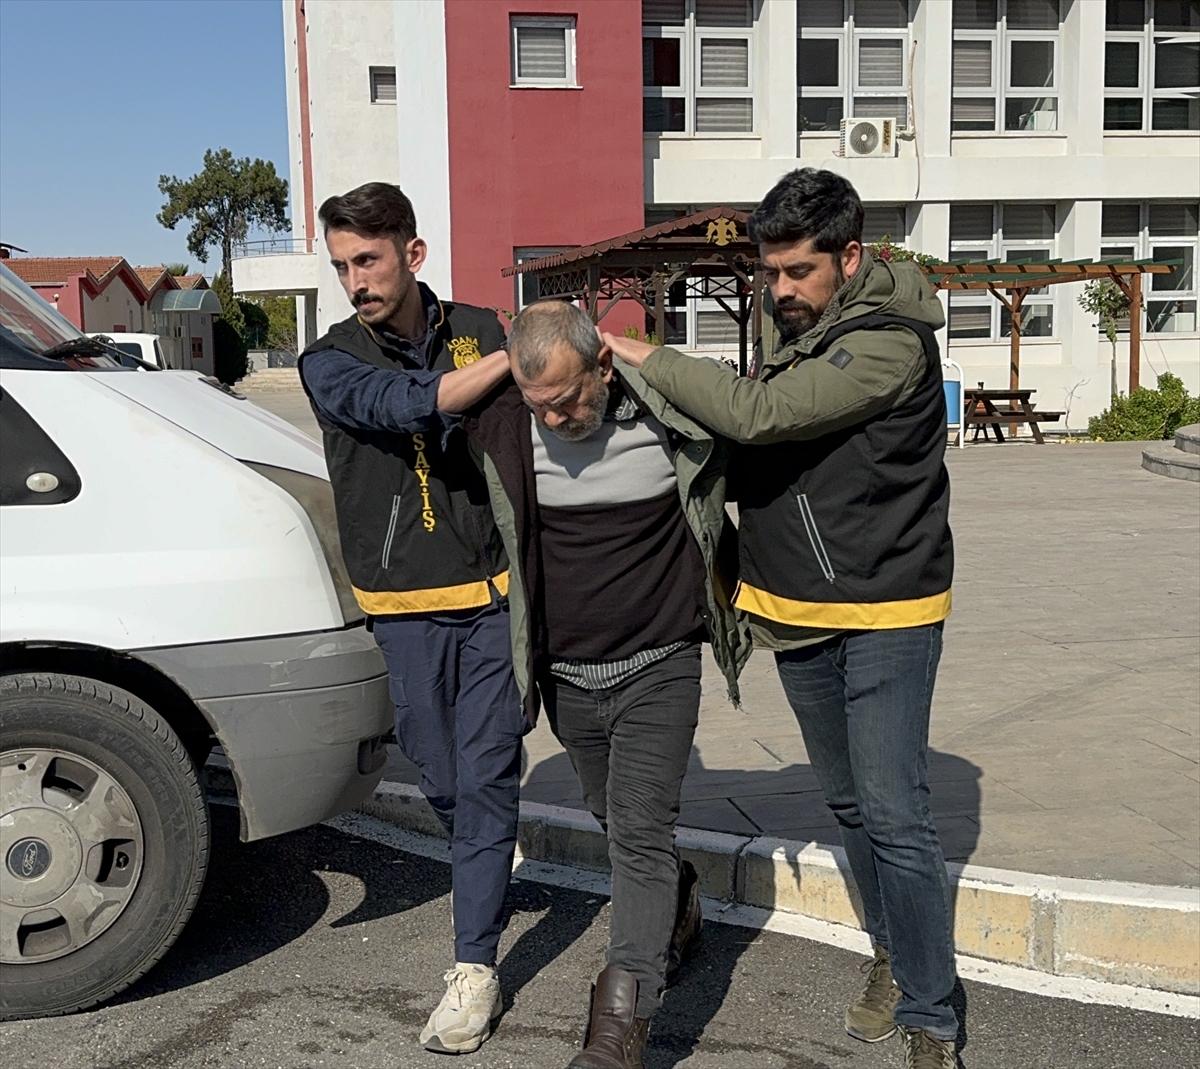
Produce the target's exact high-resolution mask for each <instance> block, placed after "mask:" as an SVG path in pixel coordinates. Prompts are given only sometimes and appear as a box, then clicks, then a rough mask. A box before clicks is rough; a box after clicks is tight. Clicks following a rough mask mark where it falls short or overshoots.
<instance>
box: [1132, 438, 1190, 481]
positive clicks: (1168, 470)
mask: <svg viewBox="0 0 1200 1069" xmlns="http://www.w3.org/2000/svg"><path fill="white" fill-rule="evenodd" d="M1142 467H1143V468H1145V469H1146V470H1147V471H1152V472H1154V474H1155V475H1165V476H1167V478H1169V479H1186V480H1187V481H1188V482H1193V483H1200V454H1196V453H1190V452H1184V451H1183V450H1180V449H1176V448H1175V444H1174V443H1172V442H1155V443H1154V444H1153V445H1151V446H1150V447H1149V448H1147V449H1144V450H1142Z"/></svg>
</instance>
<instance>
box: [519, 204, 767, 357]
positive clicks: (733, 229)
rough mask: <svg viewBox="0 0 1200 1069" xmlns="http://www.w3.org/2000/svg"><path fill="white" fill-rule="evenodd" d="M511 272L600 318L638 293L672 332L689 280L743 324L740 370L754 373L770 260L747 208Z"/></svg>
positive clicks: (689, 291) (661, 328)
mask: <svg viewBox="0 0 1200 1069" xmlns="http://www.w3.org/2000/svg"><path fill="white" fill-rule="evenodd" d="M503 274H504V275H505V276H506V277H512V276H514V275H522V274H532V275H534V276H535V277H536V278H537V281H538V296H539V298H543V297H557V298H567V299H570V300H578V301H582V302H583V306H584V308H585V309H586V310H587V313H588V315H589V316H591V319H592V322H594V323H598V322H599V321H600V320H601V319H602V318H603V317H604V316H605V315H606V314H607V313H608V312H609V311H610V309H611V308H612V307H613V305H615V304H616V303H617V301H620V300H624V299H626V298H628V299H630V300H634V301H637V302H638V304H640V305H641V306H642V307H643V308H644V309H645V310H646V314H647V315H648V316H651V317H652V318H653V320H654V333H655V334H656V335H657V336H658V339H659V340H660V341H663V340H665V338H666V333H667V294H668V292H669V291H670V289H671V287H672V286H676V285H678V284H679V283H683V285H684V287H685V292H686V295H687V296H688V297H702V298H705V299H707V300H714V301H716V302H717V304H719V305H720V306H721V307H722V308H723V309H724V310H725V311H726V312H727V313H728V314H729V316H730V318H732V319H733V321H734V323H736V324H737V328H738V370H739V371H740V372H741V374H743V375H744V374H746V368H747V361H748V358H749V353H750V349H751V347H752V346H753V344H754V342H755V340H757V338H758V337H759V335H760V334H761V333H762V294H763V282H762V267H761V264H760V263H759V258H758V246H757V245H756V244H755V243H753V242H751V241H750V239H749V238H748V237H747V236H746V213H745V212H742V211H738V210H737V209H736V208H709V209H708V210H707V211H702V212H697V213H696V214H695V215H689V216H686V217H684V218H682V219H672V220H670V221H669V222H665V223H659V224H658V225H657V226H649V227H646V228H645V229H644V230H635V231H633V232H632V233H629V234H622V235H620V236H619V237H615V238H609V239H608V240H607V241H601V242H597V243H596V244H594V245H581V246H579V247H578V248H574V249H568V250H567V251H566V252H560V253H555V254H554V255H552V256H544V257H542V258H541V259H539V260H530V261H528V262H527V263H523V264H514V265H513V266H512V267H506V268H504V271H503Z"/></svg>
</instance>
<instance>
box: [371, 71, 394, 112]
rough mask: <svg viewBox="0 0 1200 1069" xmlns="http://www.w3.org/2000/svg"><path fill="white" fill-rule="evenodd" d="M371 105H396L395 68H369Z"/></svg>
mask: <svg viewBox="0 0 1200 1069" xmlns="http://www.w3.org/2000/svg"><path fill="white" fill-rule="evenodd" d="M371 103H372V104H395V103H396V68H395V67H372V68H371Z"/></svg>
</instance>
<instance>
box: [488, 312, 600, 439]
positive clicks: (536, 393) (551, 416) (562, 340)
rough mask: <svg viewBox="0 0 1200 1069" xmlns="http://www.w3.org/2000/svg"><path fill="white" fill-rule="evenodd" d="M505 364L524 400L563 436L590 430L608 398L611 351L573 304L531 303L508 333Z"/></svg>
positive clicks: (549, 427)
mask: <svg viewBox="0 0 1200 1069" xmlns="http://www.w3.org/2000/svg"><path fill="white" fill-rule="evenodd" d="M508 356H509V366H510V367H511V368H512V373H513V378H514V379H515V380H516V383H517V386H518V387H520V390H521V395H522V396H523V397H524V398H525V403H526V404H527V405H528V406H529V407H530V408H531V409H532V410H533V414H534V416H535V417H536V418H537V420H538V422H539V423H541V424H542V426H543V427H545V428H546V429H547V430H549V431H551V432H553V433H554V434H556V435H558V436H559V437H560V438H564V439H566V440H568V441H576V440H578V439H580V438H586V437H588V436H589V435H591V434H594V433H595V432H596V431H597V430H598V429H599V427H600V423H601V422H602V420H603V417H604V410H605V407H606V405H607V403H608V383H609V382H610V381H611V379H612V354H611V353H610V352H609V350H608V349H607V348H605V347H603V346H602V345H601V342H600V336H599V335H598V334H597V333H596V328H595V326H593V325H592V321H591V320H590V319H588V317H587V316H586V315H585V314H584V312H583V311H582V310H581V309H579V308H577V307H576V306H575V305H573V304H566V303H565V302H563V301H542V302H541V303H539V304H531V305H530V306H529V307H528V308H526V309H525V310H524V311H523V312H521V314H520V315H519V316H517V318H516V319H515V320H514V321H513V325H512V329H511V330H510V331H509V333H508Z"/></svg>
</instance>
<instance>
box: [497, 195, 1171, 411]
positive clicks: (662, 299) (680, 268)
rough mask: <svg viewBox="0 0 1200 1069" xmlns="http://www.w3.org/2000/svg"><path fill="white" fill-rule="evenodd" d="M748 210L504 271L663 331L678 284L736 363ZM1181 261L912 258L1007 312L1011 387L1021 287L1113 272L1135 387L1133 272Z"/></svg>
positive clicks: (752, 271) (936, 282) (1138, 317)
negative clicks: (634, 311) (984, 294)
mask: <svg viewBox="0 0 1200 1069" xmlns="http://www.w3.org/2000/svg"><path fill="white" fill-rule="evenodd" d="M746 220H747V213H746V212H744V211H739V210H738V209H736V208H709V209H708V210H706V211H702V212H697V213H696V214H694V215H689V216H685V217H684V218H681V219H672V220H670V221H668V222H665V223H659V224H658V225H657V226H650V227H646V228H645V229H643V230H635V231H633V232H632V233H629V234H622V235H620V236H618V237H615V238H609V239H608V240H607V241H600V242H596V243H595V244H593V245H580V246H578V247H576V248H574V249H568V250H566V251H565V252H560V253H555V254H554V255H552V256H544V257H542V258H541V259H538V260H529V261H527V262H526V263H522V264H514V265H513V266H511V267H506V268H504V270H503V274H504V275H505V277H509V278H511V277H513V276H515V275H533V276H534V277H536V279H537V283H538V296H539V298H545V297H551V298H563V299H568V300H578V301H581V302H582V303H583V306H584V308H585V309H586V310H587V313H588V315H589V316H590V317H591V319H592V322H594V323H598V322H599V321H600V320H601V319H602V318H603V317H604V316H605V315H606V314H607V313H608V312H609V311H610V310H611V309H612V307H613V305H615V304H616V303H617V302H618V301H620V300H624V299H626V298H628V299H630V300H634V301H637V302H638V304H640V305H641V306H642V307H643V308H644V309H645V310H646V313H647V315H648V316H651V317H652V318H653V320H654V333H655V334H656V335H657V336H658V338H659V340H660V341H662V340H665V338H666V322H667V320H666V303H667V294H668V292H669V291H670V289H671V288H672V287H673V286H676V285H678V284H679V283H683V285H684V287H685V294H686V296H688V297H700V298H705V299H709V300H714V301H716V302H717V304H719V305H720V306H721V307H722V308H723V309H724V310H725V311H726V312H727V313H728V315H729V316H730V318H731V319H732V320H733V321H734V323H736V324H737V328H738V370H739V372H740V373H741V374H743V375H744V374H746V371H747V367H748V360H749V354H750V351H751V349H752V348H753V346H754V345H755V344H756V343H757V341H758V339H759V338H760V337H761V335H762V315H763V304H764V289H763V271H762V264H761V262H760V260H759V255H758V245H757V244H756V243H754V242H752V241H750V239H749V237H748V235H747V233H746ZM1180 262H1181V261H1178V260H1168V261H1159V262H1153V261H1150V260H1135V261H1125V260H1069V261H1063V260H1023V259H1013V260H1003V261H1001V260H987V261H983V262H978V261H975V262H970V261H966V260H947V261H945V262H941V263H921V264H920V266H921V269H922V270H923V271H924V272H925V275H926V277H927V278H928V279H929V282H930V284H931V285H932V286H933V287H934V288H935V289H944V290H951V291H954V290H987V291H988V292H990V293H991V294H992V295H993V296H994V297H995V298H996V299H997V300H998V301H1000V303H1001V304H1003V305H1004V307H1005V308H1007V309H1008V311H1009V312H1010V313H1011V315H1012V336H1011V339H1010V349H1009V352H1010V356H1009V385H1010V388H1011V389H1014V390H1015V389H1018V388H1019V387H1020V377H1021V307H1022V304H1023V303H1024V300H1025V297H1026V295H1027V294H1028V293H1029V291H1030V290H1034V289H1040V288H1041V287H1043V286H1053V285H1058V284H1061V283H1064V282H1088V281H1090V280H1092V279H1096V278H1108V279H1112V280H1113V281H1114V282H1115V283H1116V284H1117V285H1118V286H1119V287H1120V288H1121V291H1122V292H1123V293H1124V294H1125V295H1126V296H1127V297H1128V298H1129V300H1130V303H1131V305H1132V307H1131V309H1130V328H1129V388H1130V390H1131V391H1132V390H1134V389H1136V388H1137V386H1138V371H1139V364H1140V350H1141V333H1142V275H1146V274H1167V273H1169V272H1171V271H1172V270H1174V268H1175V266H1176V265H1177V264H1179V263H1180Z"/></svg>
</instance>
